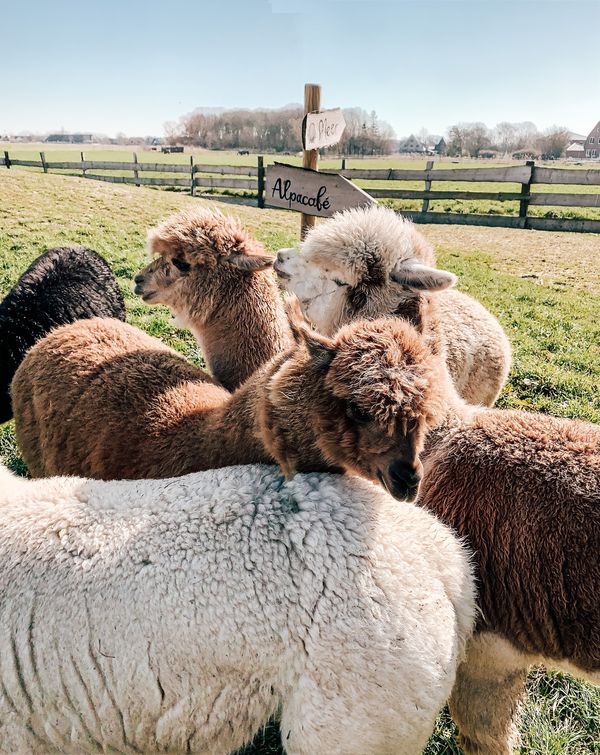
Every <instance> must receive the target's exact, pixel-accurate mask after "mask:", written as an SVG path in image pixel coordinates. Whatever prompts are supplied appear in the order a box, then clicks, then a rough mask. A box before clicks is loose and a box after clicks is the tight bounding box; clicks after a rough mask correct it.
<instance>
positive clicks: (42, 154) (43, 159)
mask: <svg viewBox="0 0 600 755" xmlns="http://www.w3.org/2000/svg"><path fill="white" fill-rule="evenodd" d="M40 161H41V163H42V168H43V169H44V173H47V172H48V166H47V165H46V155H45V154H44V153H43V152H40Z"/></svg>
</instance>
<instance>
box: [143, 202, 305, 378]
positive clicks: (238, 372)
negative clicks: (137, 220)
mask: <svg viewBox="0 0 600 755" xmlns="http://www.w3.org/2000/svg"><path fill="white" fill-rule="evenodd" d="M148 250H149V252H150V254H152V255H158V257H157V259H156V260H154V262H152V263H151V264H150V265H148V266H147V267H145V268H144V269H143V270H141V271H140V272H139V273H138V275H136V277H135V292H136V293H137V294H138V295H139V296H141V297H142V299H143V300H144V301H146V302H148V303H150V304H165V305H166V306H168V307H169V308H170V310H171V312H172V313H173V315H174V316H175V319H176V321H177V323H178V324H179V325H181V326H182V327H187V328H189V329H190V330H191V331H192V332H193V333H194V335H195V337H196V339H197V341H198V343H199V345H200V349H201V351H202V354H203V356H204V359H205V361H206V366H207V368H208V370H209V371H210V373H211V374H212V375H213V376H214V377H215V379H216V380H218V381H219V382H220V383H221V385H223V386H224V387H225V388H227V390H229V391H232V390H234V389H235V388H237V387H238V386H239V385H240V384H241V383H243V382H244V381H245V380H246V379H247V378H248V377H250V375H252V373H253V372H254V371H255V370H256V369H257V368H258V367H260V366H261V365H262V364H264V363H265V362H268V361H269V359H271V357H273V356H275V355H276V354H278V353H279V352H280V351H282V350H283V349H284V348H286V347H287V346H289V345H290V343H291V333H290V327H289V325H288V322H287V318H286V315H285V311H284V307H283V302H282V299H281V295H280V293H279V290H278V288H277V284H276V283H275V279H274V277H273V273H272V271H271V267H272V265H273V261H274V258H273V257H272V256H271V255H268V254H266V253H265V250H264V248H263V246H262V244H260V243H259V242H258V241H256V240H255V239H253V238H252V237H251V235H250V234H249V233H248V231H247V230H246V229H245V228H244V227H243V226H242V225H241V223H240V222H239V221H238V220H236V219H235V218H232V217H228V216H225V215H223V214H222V213H221V212H219V211H217V210H214V209H209V208H205V207H200V208H198V209H195V210H187V211H185V212H181V213H179V214H177V215H173V216H172V217H170V218H168V219H167V220H165V221H164V222H163V223H161V224H160V225H159V226H157V227H156V228H154V229H152V230H151V231H150V232H149V234H148Z"/></svg>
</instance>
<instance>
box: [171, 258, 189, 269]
mask: <svg viewBox="0 0 600 755" xmlns="http://www.w3.org/2000/svg"><path fill="white" fill-rule="evenodd" d="M171 262H172V263H173V266H174V267H176V268H177V269H178V270H179V272H181V273H189V271H190V270H191V267H192V266H191V265H190V264H189V263H187V262H184V261H183V260H180V259H177V257H174V258H173V259H172V260H171Z"/></svg>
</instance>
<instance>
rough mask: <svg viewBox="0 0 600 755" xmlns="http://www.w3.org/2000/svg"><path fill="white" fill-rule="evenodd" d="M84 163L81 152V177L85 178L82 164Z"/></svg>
mask: <svg viewBox="0 0 600 755" xmlns="http://www.w3.org/2000/svg"><path fill="white" fill-rule="evenodd" d="M84 162H85V158H84V156H83V151H82V152H81V175H82V176H83V177H84V178H85V167H84V165H83V163H84Z"/></svg>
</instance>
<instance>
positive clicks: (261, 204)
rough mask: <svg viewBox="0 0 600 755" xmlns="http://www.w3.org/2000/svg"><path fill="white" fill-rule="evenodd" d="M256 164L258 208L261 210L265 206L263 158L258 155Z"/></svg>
mask: <svg viewBox="0 0 600 755" xmlns="http://www.w3.org/2000/svg"><path fill="white" fill-rule="evenodd" d="M257 164H258V189H257V192H258V206H259V208H260V209H261V210H262V209H264V206H265V165H264V158H263V156H262V155H259V156H258V158H257Z"/></svg>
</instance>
